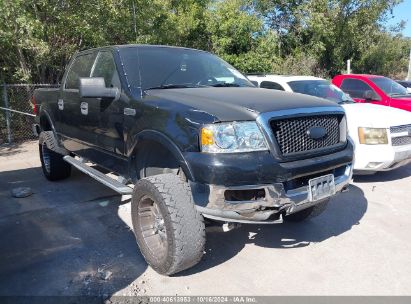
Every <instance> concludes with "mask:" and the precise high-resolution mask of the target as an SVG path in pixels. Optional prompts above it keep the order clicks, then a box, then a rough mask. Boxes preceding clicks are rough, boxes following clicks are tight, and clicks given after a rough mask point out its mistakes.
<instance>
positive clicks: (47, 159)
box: [41, 143, 50, 173]
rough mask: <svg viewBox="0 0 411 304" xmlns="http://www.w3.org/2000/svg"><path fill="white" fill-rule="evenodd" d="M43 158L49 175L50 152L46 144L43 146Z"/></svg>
mask: <svg viewBox="0 0 411 304" xmlns="http://www.w3.org/2000/svg"><path fill="white" fill-rule="evenodd" d="M41 156H42V159H43V164H44V168H45V169H46V171H47V173H50V152H49V150H48V149H47V146H46V144H45V143H44V144H42V145H41Z"/></svg>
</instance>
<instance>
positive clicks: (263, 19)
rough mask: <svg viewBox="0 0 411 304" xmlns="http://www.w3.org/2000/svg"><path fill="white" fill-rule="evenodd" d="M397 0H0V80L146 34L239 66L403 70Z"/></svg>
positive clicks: (142, 39) (36, 73)
mask: <svg viewBox="0 0 411 304" xmlns="http://www.w3.org/2000/svg"><path fill="white" fill-rule="evenodd" d="M398 2H399V1H398V0H290V1H284V0H116V1H114V0H99V1H98V0H84V1H79V0H64V1H60V0H59V1H56V0H33V1H24V0H0V53H1V54H2V55H1V57H0V80H2V81H7V82H46V83H55V82H58V81H60V79H61V76H62V73H63V72H64V67H65V65H66V64H67V63H68V60H69V59H70V57H71V56H72V54H73V53H74V52H75V51H78V50H82V49H87V48H92V47H99V46H103V45H109V44H125V43H149V44H167V45H178V46H186V47H193V48H199V49H204V50H208V51H211V52H214V53H216V54H217V55H219V56H221V57H222V58H224V59H225V60H227V61H228V62H230V63H231V64H232V65H234V66H235V67H237V68H238V69H239V70H241V71H243V72H273V73H281V74H314V75H322V76H333V75H335V74H337V73H340V72H341V71H342V70H344V68H345V62H346V60H347V59H351V60H352V66H353V69H354V71H356V72H366V73H377V74H384V75H389V76H395V77H401V76H402V75H404V73H405V72H406V69H407V58H408V54H409V48H410V40H409V39H408V40H407V39H405V38H404V37H402V36H401V35H398V32H399V31H400V30H401V27H402V26H403V24H399V25H398V26H397V27H396V28H392V29H387V28H385V27H384V26H383V25H384V24H385V22H386V20H387V19H388V18H389V17H390V16H391V15H390V14H391V10H392V8H393V7H394V6H395V5H396V4H398Z"/></svg>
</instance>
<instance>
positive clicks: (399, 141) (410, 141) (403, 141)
mask: <svg viewBox="0 0 411 304" xmlns="http://www.w3.org/2000/svg"><path fill="white" fill-rule="evenodd" d="M391 141H392V145H393V146H405V145H411V136H400V137H393V138H391Z"/></svg>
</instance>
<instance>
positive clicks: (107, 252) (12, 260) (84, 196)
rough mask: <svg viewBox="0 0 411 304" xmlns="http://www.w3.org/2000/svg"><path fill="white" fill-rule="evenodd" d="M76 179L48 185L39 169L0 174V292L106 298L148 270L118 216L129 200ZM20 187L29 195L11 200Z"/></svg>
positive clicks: (77, 176) (80, 176)
mask: <svg viewBox="0 0 411 304" xmlns="http://www.w3.org/2000/svg"><path fill="white" fill-rule="evenodd" d="M73 175H74V177H73V178H70V179H68V180H64V181H60V182H54V183H51V182H48V181H47V180H46V179H45V178H44V177H43V175H42V172H41V168H28V169H23V170H14V171H6V172H0V243H1V244H2V245H1V248H2V250H1V251H0V295H2V296H5V295H9V296H12V295H19V296H23V295H27V296H39V295H52V296H56V295H70V296H73V295H75V296H84V295H92V296H96V295H97V296H105V295H107V296H109V295H112V294H113V293H115V292H117V291H119V290H122V289H123V288H125V287H127V286H129V285H130V284H131V283H132V282H133V281H135V280H136V279H137V278H138V277H140V276H141V275H142V273H143V272H144V271H145V270H146V268H147V265H146V263H145V261H144V259H143V257H142V256H141V255H140V254H139V250H138V247H137V245H136V242H135V238H134V234H133V232H132V230H131V229H130V228H129V227H128V226H127V225H126V224H125V222H124V221H123V219H121V218H120V216H119V210H120V208H123V207H126V205H125V204H126V203H128V201H127V200H123V201H122V198H121V196H118V195H117V194H116V193H115V192H113V191H111V190H110V189H108V188H106V187H104V186H102V185H100V184H99V183H97V182H95V181H94V180H92V179H90V178H89V177H88V176H86V175H83V174H81V173H79V172H78V171H76V170H73ZM19 186H25V187H27V186H29V187H31V188H32V190H33V192H34V194H33V195H31V196H29V197H26V198H20V199H17V198H13V197H11V195H10V189H11V188H13V187H19ZM132 288H133V291H134V292H136V293H138V292H139V288H140V287H138V286H134V285H133V286H132Z"/></svg>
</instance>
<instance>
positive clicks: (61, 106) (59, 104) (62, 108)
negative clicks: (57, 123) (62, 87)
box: [57, 98, 64, 110]
mask: <svg viewBox="0 0 411 304" xmlns="http://www.w3.org/2000/svg"><path fill="white" fill-rule="evenodd" d="M57 105H58V107H59V110H64V100H63V99H61V98H60V99H59V100H58V102H57Z"/></svg>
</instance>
